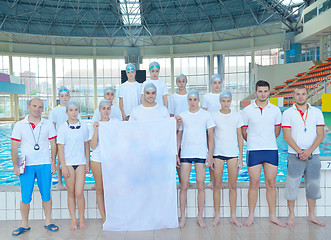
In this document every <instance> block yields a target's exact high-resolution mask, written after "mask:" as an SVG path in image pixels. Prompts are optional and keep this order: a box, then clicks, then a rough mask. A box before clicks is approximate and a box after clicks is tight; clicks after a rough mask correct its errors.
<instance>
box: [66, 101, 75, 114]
mask: <svg viewBox="0 0 331 240" xmlns="http://www.w3.org/2000/svg"><path fill="white" fill-rule="evenodd" d="M72 106H76V107H78V104H77V102H76V101H74V100H70V101H69V102H67V105H66V111H68V109H69V107H72Z"/></svg>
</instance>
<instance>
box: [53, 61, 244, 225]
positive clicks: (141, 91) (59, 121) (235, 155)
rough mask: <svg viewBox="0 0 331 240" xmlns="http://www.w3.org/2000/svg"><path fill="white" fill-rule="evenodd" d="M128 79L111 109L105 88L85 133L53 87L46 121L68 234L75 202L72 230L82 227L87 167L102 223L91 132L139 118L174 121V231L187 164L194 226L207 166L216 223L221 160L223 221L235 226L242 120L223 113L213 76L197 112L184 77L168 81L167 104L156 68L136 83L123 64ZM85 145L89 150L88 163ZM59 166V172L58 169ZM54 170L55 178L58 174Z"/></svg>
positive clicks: (226, 100)
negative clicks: (64, 196)
mask: <svg viewBox="0 0 331 240" xmlns="http://www.w3.org/2000/svg"><path fill="white" fill-rule="evenodd" d="M126 73H127V77H128V81H126V82H125V83H123V84H122V85H121V86H120V88H119V91H118V96H119V108H117V107H116V106H114V105H113V100H114V97H115V90H114V89H113V88H112V87H107V88H106V89H105V91H104V99H103V100H101V101H100V104H99V107H98V108H97V109H96V110H95V113H94V116H93V118H92V122H93V124H92V126H91V127H90V128H88V127H87V125H86V124H85V123H84V122H82V121H81V119H80V117H79V111H78V105H77V103H76V102H74V101H70V100H69V99H70V94H69V91H68V89H67V88H65V87H61V88H60V90H59V98H60V101H61V104H60V105H59V106H58V107H56V108H54V109H53V110H52V112H51V113H50V117H49V118H50V120H51V121H52V122H54V125H55V127H56V130H57V146H58V165H57V166H58V177H59V188H61V189H63V188H64V187H63V185H62V176H61V174H62V175H63V177H64V179H65V184H66V189H67V191H68V208H69V212H70V215H71V230H73V231H76V230H77V218H76V200H77V207H78V213H79V220H80V221H79V226H80V229H84V228H86V224H85V221H84V210H85V199H84V193H83V189H84V182H85V175H86V173H88V172H89V170H90V168H91V169H92V173H93V176H94V179H95V189H96V196H97V204H98V208H99V211H100V214H101V217H102V220H103V221H105V219H106V214H105V204H104V193H103V181H102V169H101V159H100V152H99V147H98V129H99V126H100V125H102V124H108V123H109V122H112V121H122V120H123V121H146V120H154V119H160V118H169V117H175V118H176V121H177V151H178V154H177V172H178V175H179V180H180V212H181V218H180V222H179V227H180V228H182V227H184V225H185V207H186V200H187V189H188V187H189V179H190V172H191V167H192V163H194V166H195V171H196V184H197V188H198V219H197V221H198V224H199V226H200V227H202V228H205V227H206V225H205V223H204V220H203V217H202V214H203V206H204V201H205V190H204V189H205V175H206V167H209V168H210V169H211V171H210V172H211V173H213V174H212V184H213V186H212V188H213V191H214V205H215V220H214V221H213V223H212V225H213V226H216V225H217V224H218V222H219V218H220V189H221V187H222V174H223V168H224V162H225V161H227V167H228V171H229V188H230V195H229V199H230V207H231V218H230V221H231V222H232V223H234V224H236V225H237V226H241V223H240V222H239V221H238V220H237V218H236V199H237V195H236V194H237V193H236V182H237V177H238V170H239V169H241V168H242V166H243V163H242V152H243V136H242V133H241V127H242V126H243V122H242V119H241V115H240V114H239V113H236V112H233V111H232V110H231V109H230V105H231V100H232V95H231V93H230V92H229V91H227V90H224V91H221V90H222V84H223V79H222V77H221V76H220V75H217V74H216V75H214V76H212V78H211V89H212V91H211V92H210V93H207V94H205V95H204V97H203V105H202V108H200V96H199V92H198V91H196V90H191V91H190V92H187V91H186V84H187V77H186V76H185V75H184V74H180V75H179V76H177V78H176V84H177V87H178V92H177V93H174V94H173V95H171V96H170V99H169V105H168V99H167V94H168V91H167V87H166V84H165V83H164V82H163V81H162V80H160V79H159V73H160V65H159V64H158V63H157V62H152V63H151V64H150V65H149V73H150V79H147V80H146V81H145V82H144V83H143V84H139V83H137V82H136V80H135V75H136V68H135V66H134V65H133V64H128V65H127V66H126ZM90 148H91V149H92V150H93V151H92V154H91V159H90ZM59 163H60V164H61V168H60V167H59ZM61 170H62V173H61Z"/></svg>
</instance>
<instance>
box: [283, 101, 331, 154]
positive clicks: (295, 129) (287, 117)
mask: <svg viewBox="0 0 331 240" xmlns="http://www.w3.org/2000/svg"><path fill="white" fill-rule="evenodd" d="M306 116H307V119H306ZM302 118H303V119H304V120H305V121H306V131H305V124H304V122H303V119H302ZM302 118H301V115H300V112H299V110H298V109H297V108H296V106H295V104H293V107H291V108H289V109H287V110H286V111H285V112H284V113H283V119H282V127H283V128H291V137H292V138H293V140H294V142H296V144H297V145H298V146H299V148H301V149H308V148H310V147H311V145H313V143H314V141H315V139H316V137H317V132H316V129H317V127H318V126H323V127H324V126H325V124H324V117H323V113H322V112H321V110H319V109H318V108H316V107H312V106H310V104H308V115H307V110H306V111H305V113H304V115H303V117H302ZM288 152H289V153H293V154H297V152H296V151H295V150H294V149H293V148H291V146H288ZM319 153H320V150H319V147H317V148H316V149H315V150H314V152H313V154H319Z"/></svg>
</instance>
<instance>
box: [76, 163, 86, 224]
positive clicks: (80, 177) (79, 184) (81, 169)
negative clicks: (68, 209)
mask: <svg viewBox="0 0 331 240" xmlns="http://www.w3.org/2000/svg"><path fill="white" fill-rule="evenodd" d="M85 176H86V165H80V166H78V168H77V169H76V183H75V195H76V199H77V208H78V214H79V229H81V230H83V229H86V228H87V225H86V223H85V197H84V185H85Z"/></svg>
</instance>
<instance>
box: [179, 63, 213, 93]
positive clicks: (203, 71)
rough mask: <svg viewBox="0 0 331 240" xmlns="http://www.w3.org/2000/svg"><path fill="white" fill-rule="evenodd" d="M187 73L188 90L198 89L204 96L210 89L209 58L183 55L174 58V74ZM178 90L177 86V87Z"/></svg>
mask: <svg viewBox="0 0 331 240" xmlns="http://www.w3.org/2000/svg"><path fill="white" fill-rule="evenodd" d="M181 73H183V74H185V75H186V76H187V80H188V82H187V90H188V91H189V90H191V89H195V90H198V91H199V93H200V95H201V96H202V95H203V94H205V93H206V92H208V91H209V84H208V83H209V81H208V79H209V69H208V58H207V57H205V56H202V57H181V58H174V75H175V79H176V76H178V75H179V74H181ZM175 91H177V87H175Z"/></svg>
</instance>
